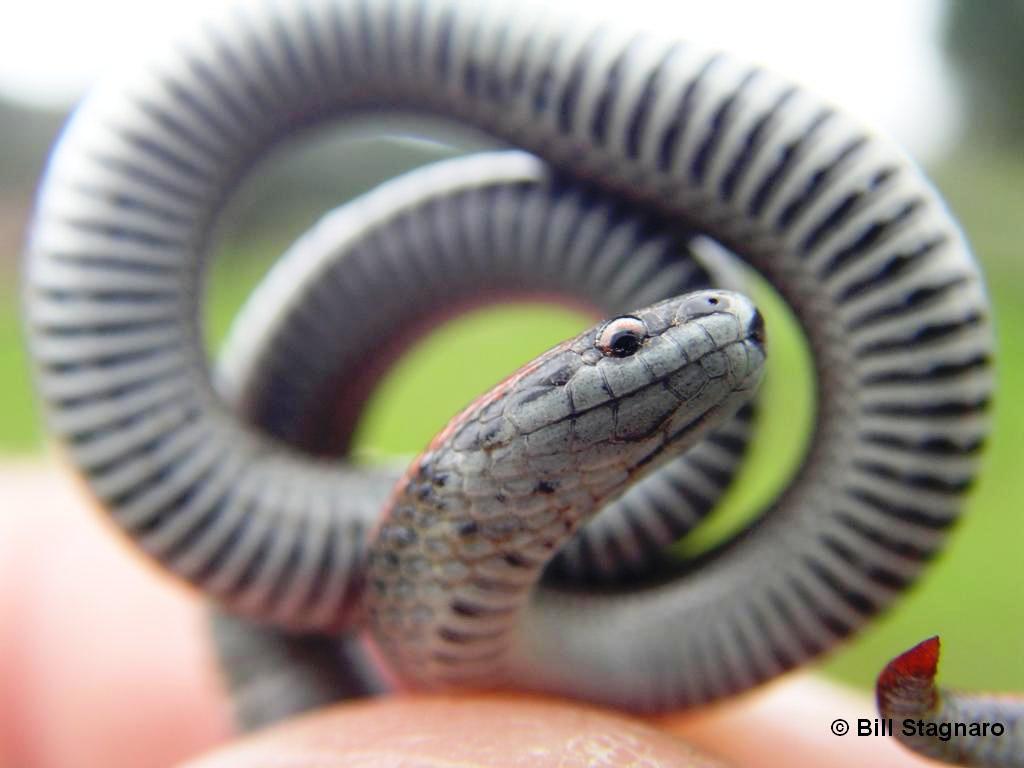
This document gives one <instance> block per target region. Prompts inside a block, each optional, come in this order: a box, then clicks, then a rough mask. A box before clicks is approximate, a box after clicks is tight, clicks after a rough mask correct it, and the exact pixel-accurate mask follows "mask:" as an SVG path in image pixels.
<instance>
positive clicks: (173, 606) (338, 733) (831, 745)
mask: <svg viewBox="0 0 1024 768" xmlns="http://www.w3.org/2000/svg"><path fill="white" fill-rule="evenodd" d="M57 466H59V465H58V463H57V462H56V461H50V462H46V463H34V464H21V465H8V466H3V465H0V768H6V767H7V766H19V768H64V767H65V766H71V765H73V766H76V767H78V768H93V766H96V768H99V767H100V766H102V767H103V768H129V767H130V768H145V767H147V766H154V767H156V766H168V765H175V764H178V763H180V762H181V761H184V760H189V759H192V760H194V762H190V763H189V765H191V766H196V768H199V767H200V766H201V767H202V768H240V767H241V766H252V767H254V766H289V768H291V767H292V766H307V765H309V766H313V765H315V766H317V768H329V767H330V766H335V765H337V766H341V765H346V766H353V765H355V766H360V767H361V768H372V767H376V766H389V767H390V766H409V765H415V766H417V768H419V767H420V766H423V767H428V766H449V767H453V766H459V767H460V768H467V767H468V766H488V767H490V766H494V767H497V766H521V765H530V766H538V768H543V767H544V766H548V765H550V766H556V765H557V766H561V768H570V767H571V766H577V765H579V766H585V765H602V764H608V765H637V766H641V765H642V766H647V767H649V768H654V767H655V766H694V767H696V766H702V765H715V764H717V763H704V762H701V760H702V758H699V757H696V756H695V755H694V753H693V751H692V750H691V748H690V747H689V746H687V743H689V744H692V745H694V746H696V747H697V748H699V749H700V750H703V751H705V752H707V753H709V754H714V755H717V756H719V757H721V758H723V759H726V760H727V761H728V762H730V763H732V764H734V765H738V766H747V767H748V768H769V766H783V765H784V766H787V768H801V766H808V767H810V766H815V767H817V766H821V765H829V766H832V767H833V768H854V766H857V767H858V768H859V767H860V766H864V765H871V766H877V767H878V768H913V767H914V766H929V765H937V763H933V762H931V761H928V760H924V759H922V758H918V757H915V756H913V755H911V754H910V753H908V752H906V751H905V750H904V749H903V748H902V747H900V746H899V745H898V744H896V743H895V741H893V740H892V739H889V738H881V737H857V736H854V735H851V734H847V735H846V736H845V737H837V736H834V735H832V733H831V732H830V730H829V725H830V723H831V722H832V721H833V720H834V719H835V718H838V717H843V718H845V719H846V720H847V721H849V722H851V723H852V722H854V721H855V720H856V719H857V718H858V717H875V716H876V713H875V712H874V708H873V705H872V703H871V701H870V700H869V699H868V698H867V697H866V696H863V695H860V694H855V693H852V692H850V691H847V690H845V689H841V688H839V687H837V686H835V685H833V684H830V683H826V682H824V681H822V680H819V679H817V678H815V677H813V676H811V675H809V674H807V673H797V674H794V675H789V676H787V677H786V678H785V679H783V680H782V681H779V682H776V683H773V684H771V685H768V686H766V687H764V688H761V689H759V690H758V691H755V692H753V693H750V694H747V695H745V696H743V697H740V698H738V699H735V700H733V701H729V702H726V703H723V704H720V705H717V706H713V707H707V708H704V709H701V710H699V711H696V712H688V713H681V714H671V715H664V716H660V717H657V718H646V719H645V720H641V719H638V718H631V717H627V716H624V715H622V714H619V713H613V712H607V711H604V710H599V709H595V708H593V707H589V706H585V705H580V704H576V703H572V702H563V701H555V700H551V699H544V698H539V697H531V696H522V695H518V694H464V695H455V696H412V695H404V696H391V697H386V698H383V699H377V700H373V701H368V702H357V703H354V704H342V705H339V706H336V707H333V708H330V709H328V710H325V711H323V712H319V713H316V714H314V715H310V716H307V717H303V718H299V719H297V720H296V721H293V722H291V723H286V724H284V725H282V726H278V727H276V728H273V729H270V730H268V731H266V732H263V733H260V734H256V735H255V736H251V737H248V738H244V739H241V738H238V737H236V736H235V735H234V733H233V730H232V726H231V719H230V707H229V703H228V701H227V698H226V695H225V692H224V688H223V686H222V681H221V679H220V677H219V675H218V673H217V669H216V664H215V662H214V658H213V651H212V646H211V644H210V642H209V635H208V632H207V631H206V624H205V623H206V619H207V612H206V608H205V606H204V605H203V603H202V601H201V600H200V599H199V598H198V597H197V596H196V595H194V594H192V593H190V592H188V591H186V590H185V588H183V587H182V586H180V585H179V584H177V583H176V582H173V581H172V580H171V579H170V578H168V577H166V576H165V575H164V574H162V573H160V572H158V571H157V570H156V568H155V567H153V566H152V565H150V564H149V563H147V562H145V561H144V560H143V559H142V558H141V557H139V556H138V555H136V554H135V553H134V552H133V551H132V550H131V548H130V547H129V546H128V545H127V544H126V542H125V541H124V539H123V537H122V536H121V535H120V534H119V533H117V532H116V531H115V529H114V528H113V527H112V526H111V525H109V524H107V523H106V521H105V520H104V519H103V517H102V515H100V514H99V513H98V512H97V510H96V509H95V507H94V506H93V505H91V504H90V503H89V501H88V496H87V494H86V492H85V491H84V489H83V488H82V487H81V486H80V485H79V484H78V482H77V481H76V480H74V479H73V478H71V477H70V476H69V475H67V474H66V473H64V472H63V471H61V470H59V469H57ZM683 739H685V740H686V741H685V742H684V741H683ZM200 755H204V757H199V756H200ZM602 760H603V761H605V762H604V763H602V762H601V761H602Z"/></svg>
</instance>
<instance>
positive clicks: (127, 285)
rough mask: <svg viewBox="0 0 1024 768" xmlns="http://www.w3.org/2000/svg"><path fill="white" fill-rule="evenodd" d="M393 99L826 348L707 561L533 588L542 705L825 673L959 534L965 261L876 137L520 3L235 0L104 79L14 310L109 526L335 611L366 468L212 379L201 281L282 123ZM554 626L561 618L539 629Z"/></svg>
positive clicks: (974, 429) (230, 602)
mask: <svg viewBox="0 0 1024 768" xmlns="http://www.w3.org/2000/svg"><path fill="white" fill-rule="evenodd" d="M396 107H397V108H401V109H407V110H411V111H422V112H426V113H430V114H437V115H442V116H445V117H448V118H450V119H454V120H458V121H461V122H464V123H466V124H468V125H470V126H473V127H475V128H477V129H480V130H482V131H484V132H486V133H489V134H491V135H492V136H494V137H495V138H496V139H498V140H500V141H506V142H509V143H512V144H514V145H516V146H518V147H520V148H522V149H524V150H527V151H529V152H531V153H533V154H535V155H536V156H537V157H539V158H541V159H542V160H543V161H544V162H545V163H546V164H547V165H548V166H550V168H552V169H553V170H554V172H556V173H558V174H561V175H564V176H565V177H568V178H571V179H577V180H579V181H581V182H585V183H587V184H589V185H593V186H594V187H596V188H599V189H601V190H603V193H604V194H607V195H609V196H611V197H615V198H618V199H622V200H624V201H628V203H629V204H630V205H633V206H643V207H645V208H649V209H650V210H651V211H652V212H655V213H656V214H657V215H658V216H660V217H663V218H665V219H667V220H668V221H670V222H675V223H677V224H680V225H684V226H685V227H687V228H689V229H692V230H693V231H697V232H700V233H703V234H705V235H707V236H709V237H711V238H713V239H715V240H717V241H718V242H719V243H721V244H722V245H724V246H726V247H727V248H729V249H730V250H732V251H733V252H735V253H736V254H737V255H739V256H740V257H742V258H743V259H745V260H746V261H747V262H748V263H749V264H750V265H751V266H753V267H754V268H755V269H757V270H758V271H759V272H761V273H762V274H763V275H764V276H765V277H766V278H767V279H768V280H769V282H771V283H772V284H773V285H774V286H775V288H776V289H777V290H778V291H779V293H780V294H781V295H782V296H783V298H784V299H785V300H786V301H787V302H788V303H789V305H790V306H791V307H792V309H793V312H794V314H795V316H796V318H797V320H798V321H799V323H800V325H801V327H802V328H803V330H804V332H805V334H806V336H807V340H808V343H809V347H810V350H811V353H812V356H813V359H814V368H815V375H816V393H817V414H816V415H817V419H816V423H815V428H814V434H813V436H812V439H811V443H810V447H809V450H808V452H807V455H806V457H805V459H804V461H803V463H802V465H801V467H800V469H799V471H798V472H797V473H796V475H795V476H794V478H793V479H792V482H791V483H790V485H789V486H788V488H787V489H786V490H785V491H784V493H783V494H782V495H781V497H780V498H779V499H778V500H777V501H776V502H775V503H774V504H773V505H772V507H771V509H769V510H768V511H767V512H766V513H765V514H764V515H763V516H762V517H761V518H759V519H758V520H757V521H756V522H755V523H754V524H752V525H751V526H750V527H749V528H748V529H747V530H745V531H744V532H743V533H742V534H741V535H739V536H738V537H736V538H735V539H733V540H732V541H730V542H727V543H726V544H725V545H723V546H722V547H721V548H720V549H719V550H718V551H717V552H716V553H715V554H714V556H713V557H712V558H710V559H709V561H708V562H707V563H706V564H705V567H703V568H701V569H700V570H699V571H697V572H694V573H692V574H688V575H687V576H686V577H685V578H683V579H679V580H671V581H668V582H666V583H663V584H660V585H658V586H655V587H649V588H645V589H641V590H634V591H627V592H621V593H614V594H587V593H577V592H562V591H558V590H554V589H548V590H541V592H539V593H538V595H537V598H536V601H535V603H536V607H537V609H538V610H536V611H534V612H533V613H531V614H530V616H529V627H528V628H527V634H528V636H529V637H530V642H531V643H532V644H533V646H534V647H535V649H536V651H537V652H536V654H535V658H537V659H539V660H540V661H538V663H537V665H536V667H535V668H534V669H532V670H531V671H530V677H531V678H532V681H533V683H534V684H536V685H537V686H538V687H543V688H548V689H557V690H563V691H566V692H571V693H574V694H576V695H579V696H585V697H588V698H591V699H596V700H600V701H606V702H610V703H615V704H620V705H623V706H630V707H633V708H637V709H658V708H666V707H677V706H681V705H685V704H695V703H699V702H702V701H706V700H709V699H712V698H716V697H719V696H722V695H724V694H727V693H729V692H732V691H736V690H740V689H743V688H745V687H748V686H750V685H753V684H755V683H756V682H758V681H760V680H763V679H766V678H768V677H770V676H772V675H775V674H777V673H779V672H781V671H783V670H785V669H788V668H790V667H792V666H794V665H796V664H799V663H801V662H802V661H804V660H806V659H808V658H810V657H812V656H815V655H817V654H818V653H820V652H822V651H824V650H825V649H827V648H828V647H830V646H832V645H833V644H834V643H835V642H837V641H838V640H839V639H841V638H843V637H845V636H846V635H848V634H849V633H851V632H852V631H854V630H855V629H856V628H858V627H859V626H861V625H862V624H863V623H864V622H865V621H866V620H867V619H868V618H869V617H871V616H872V615H874V614H875V613H877V612H878V611H880V610H881V609H883V608H884V607H885V606H887V605H888V604H889V603H890V602H891V601H892V600H893V599H894V598H895V596H896V595H897V594H898V593H899V592H900V591H901V590H902V589H903V588H904V587H905V586H907V585H908V584H909V583H910V582H911V581H912V580H913V579H914V578H915V577H916V576H917V574H918V573H919V571H920V570H921V568H922V566H923V565H924V564H925V563H926V562H927V560H928V559H929V558H930V557H931V556H932V555H933V554H934V552H935V551H936V550H937V549H938V548H939V547H940V546H941V544H942V542H943V540H944V538H945V534H946V531H947V530H948V528H949V527H950V525H952V523H953V522H954V521H955V520H956V517H957V515H958V513H959V511H960V508H961V505H962V501H963V495H964V493H965V491H966V490H967V488H968V487H969V485H970V484H971V481H972V480H973V478H974V476H975V473H976V469H977V461H978V454H979V450H980V448H981V445H982V443H983V441H984V438H985V435H986V432H987V419H986V414H985V411H986V406H987V404H988V402H989V399H990V393H991V372H990V358H991V347H992V340H991V328H990V323H989V309H988V302H987V299H986V296H985V293H984V287H983V285H982V281H981V278H980V274H979V271H978V267H977V265H976V264H975V262H974V261H973V259H972V257H971V256H970V253H969V251H968V249H967V246H966V244H965V243H964V241H963V238H962V236H961V234H960V232H959V230H958V229H957V227H956V225H955V224H954V222H953V221H952V220H951V218H950V216H949V214H948V212H947V211H946V209H945V208H944V206H943V204H942V203H941V201H940V200H939V199H938V197H937V196H936V194H935V192H934V191H933V190H932V188H931V187H930V185H929V184H928V183H927V182H926V181H925V180H924V179H923V178H922V176H921V175H920V173H919V172H918V171H917V170H916V168H915V167H914V166H913V165H912V164H911V163H910V162H909V161H908V160H907V159H906V158H905V157H904V156H903V155H902V154H901V153H900V152H898V151H897V150H896V149H894V148H893V147H892V146H891V145H889V144H888V143H886V142H885V141H882V140H880V139H878V138H876V137H874V136H871V135H869V134H867V133H866V132H865V131H864V130H863V129H862V128H860V127H859V126H858V125H856V124H855V123H854V122H852V121H850V120H848V119H847V118H845V117H844V116H842V115H841V114H839V113H838V112H837V111H835V110H834V109H832V108H831V107H829V106H827V105H825V104H823V103H821V102H820V101H818V100H817V99H816V98H814V97H812V96H810V95H808V94H807V93H805V92H803V91H802V90H800V89H798V88H796V87H794V86H793V85H791V84H790V83H787V82H785V81H784V80H781V79H778V78H776V77H774V76H772V75H770V74H768V73H766V72H765V71H763V70H761V69H759V68H757V67H752V66H749V65H747V64H745V63H742V62H740V61H738V60H735V59H733V58H731V57H727V56H724V55H722V54H720V53H715V52H709V51H707V50H704V49H701V48H700V47H698V46H694V45H690V44H685V43H681V42H675V41H670V40H662V39H658V38H655V37H653V36H649V35H642V34H632V33H623V32H622V31H620V30H618V29H612V28H610V27H607V26H601V25H588V24H585V23H583V24H581V23H578V22H574V23H572V24H568V23H556V22H554V21H553V20H552V19H550V18H548V17H547V16H545V15H543V14H530V13H524V12H523V10H522V9H521V8H520V7H518V6H517V5H515V4H497V3H474V2H457V1H454V0H453V1H448V0H436V1H435V0H431V1H430V2H418V1H416V0H374V1H373V2H370V1H369V0H363V1H362V2H361V1H360V0H336V1H334V2H332V1H331V0H297V1H296V2H291V3H280V4H278V3H270V2H268V3H254V4H251V5H247V6H245V7H244V9H236V10H234V11H231V12H229V13H226V14H225V15H224V16H223V17H221V18H219V19H218V20H216V21H212V22H211V23H209V24H207V25H206V26H204V27H203V28H202V29H201V30H198V31H197V32H196V33H195V34H194V35H192V36H190V37H189V38H188V39H185V40H183V41H181V42H180V43H179V44H178V45H177V46H175V47H173V48H170V49H168V50H167V51H166V52H165V54H164V55H163V56H161V57H156V58H154V60H153V61H152V62H151V63H150V64H149V65H148V66H146V67H144V68H140V69H139V70H137V71H133V72H131V73H126V75H125V76H124V78H123V80H122V81H120V82H116V83H111V84H108V85H107V86H106V87H104V88H102V89H101V90H98V91H97V92H96V93H94V94H93V95H92V96H91V97H90V98H89V99H88V100H87V102H86V103H85V104H84V105H83V106H82V107H81V108H80V109H79V111H78V112H77V113H76V115H75V116H74V118H73V120H72V122H71V123H70V125H69V126H68V128H67V129H66V131H65V133H64V135H63V136H62V138H61V140H60V144H59V146H58V148H57V150H56V152H55V154H54V156H53V158H52V160H51V163H50V165H49V168H48V170H47V173H46V177H45V180H44V184H43V187H42V190H41V193H40V197H39V202H38V209H37V212H36V215H35V220H34V224H33V227H32V231H31V237H30V242H29V247H28V255H27V270H26V280H25V304H26V315H27V325H28V329H29V341H30V348H31V354H32V358H33V360H34V365H35V369H36V380H37V384H38V388H39V391H40V393H41V394H42V397H43V399H44V401H45V403H46V408H47V412H48V417H49V423H50V425H51V429H52V430H53V431H54V432H55V433H56V434H57V435H58V436H59V437H60V438H61V440H62V441H63V442H64V444H65V445H66V447H67V450H68V454H69V455H70V457H71V458H72V460H73V461H74V463H75V464H76V465H77V466H78V468H79V469H80V471H81V472H82V473H83V474H84V475H85V476H86V477H87V479H88V482H89V485H90V487H91V488H92V490H93V492H94V493H95V494H96V496H97V497H98V498H99V499H100V500H101V501H102V502H103V504H104V506H105V507H106V508H107V509H108V510H109V513H110V515H111V516H112V518H113V519H114V520H115V521H116V523H117V524H118V525H119V526H120V527H121V528H122V529H123V530H124V531H125V532H126V533H127V534H128V535H129V536H130V537H131V538H132V539H133V540H135V541H136V542H137V543H138V544H139V545H140V546H141V547H142V548H143V549H145V550H146V551H147V552H149V553H150V554H151V555H152V556H154V557H155V558H157V559H158V560H159V561H160V562H161V563H163V564H164V565H166V566H167V567H168V568H170V569H171V570H173V571H174V572H176V573H178V574H180V575H181V576H182V577H184V578H186V579H188V580H189V581H191V582H192V583H194V584H195V585H196V586H198V587H199V588H201V589H203V590H204V591H206V592H207V593H209V594H210V595H212V596H214V597H215V598H216V599H218V600H219V601H221V602H222V603H223V604H225V605H227V606H228V607H230V608H231V609H232V610H236V611H240V612H243V613H248V614H250V615H255V616H258V617H260V618H261V619H263V620H266V621H270V622H274V623H278V624H281V625H284V626H288V627H291V628H295V629H303V630H334V629H338V628H340V627H343V626H345V625H346V622H348V621H350V619H351V617H352V615H353V610H352V609H353V607H354V606H355V605H356V603H357V602H358V597H359V571H360V569H359V564H360V562H361V558H362V553H361V550H360V547H361V543H362V541H363V536H364V534H365V531H366V526H367V523H366V520H365V518H364V517H362V516H360V515H359V514H358V513H357V511H356V510H354V506H358V505H357V504H356V502H355V501H354V500H356V499H378V500H379V499H380V498H381V491H380V488H381V483H382V482H384V481H385V480H386V479H387V476H386V473H385V474H381V473H374V472H370V471H367V470H364V469H354V468H346V467H339V466H337V465H335V464H331V463H326V462H317V461H312V460H310V459H309V458H308V457H307V456H304V455H302V454H300V453H298V452H296V451H294V450H291V449H287V448H285V447H283V446H281V445H280V444H278V443H276V442H274V441H273V440H271V439H268V438H266V437H263V436H260V435H258V434H256V433H255V432H254V431H253V430H252V429H250V428H247V427H245V426H243V425H241V424H240V423H239V422H238V421H237V419H236V418H235V417H234V416H233V415H232V414H231V413H230V412H229V410H228V409H227V408H226V407H225V406H224V404H223V402H222V401H221V399H220V398H219V397H218V395H217V394H216V393H215V391H214V389H213V387H212V386H211V384H210V376H209V372H208V367H207V362H206V356H205V352H204V349H203V345H202V343H201V334H200V332H199V322H198V316H199V306H198V305H199V301H200V296H201V293H202V291H201V282H202V278H201V275H202V267H203V262H204V258H205V256H206V254H207V252H208V249H209V240H210V233H211V230H212V228H213V225H214V223H215V217H216V214H217V212H218V211H219V210H220V208H221V207H222V205H223V204H224V202H225V200H226V199H227V197H228V195H229V194H230V192H231V191H232V190H233V188H234V187H235V185H236V182H237V181H238V180H239V179H240V178H241V177H242V176H243V175H244V173H245V172H247V171H248V170H249V169H250V168H251V167H252V166H253V164H254V163H255V161H256V160H257V159H258V158H260V157H262V156H264V155H265V154H266V153H267V152H268V151H269V150H270V148H272V147H273V146H275V145H276V143H277V142H279V141H280V140H282V139H284V138H285V137H288V136H291V135H293V134H294V133H295V132H296V131H298V130H299V129H302V128H306V127H308V126H310V125H313V124H315V123H321V122H324V121H327V120H329V119H334V118H337V117H339V116H343V115H345V114H351V113H354V112H357V111H363V110H374V109H381V108H384V109H392V108H396ZM555 618H557V621H556V620H555Z"/></svg>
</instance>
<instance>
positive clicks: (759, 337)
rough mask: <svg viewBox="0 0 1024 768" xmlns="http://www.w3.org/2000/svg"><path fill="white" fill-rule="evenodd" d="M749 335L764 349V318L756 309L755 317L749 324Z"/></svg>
mask: <svg viewBox="0 0 1024 768" xmlns="http://www.w3.org/2000/svg"><path fill="white" fill-rule="evenodd" d="M747 333H748V334H749V335H750V338H752V339H753V340H754V341H756V342H757V343H758V344H760V345H761V346H762V347H763V346H764V342H765V333H764V316H763V315H762V314H761V312H760V311H758V310H757V309H756V308H755V309H754V316H753V317H751V318H750V322H749V323H747Z"/></svg>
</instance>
